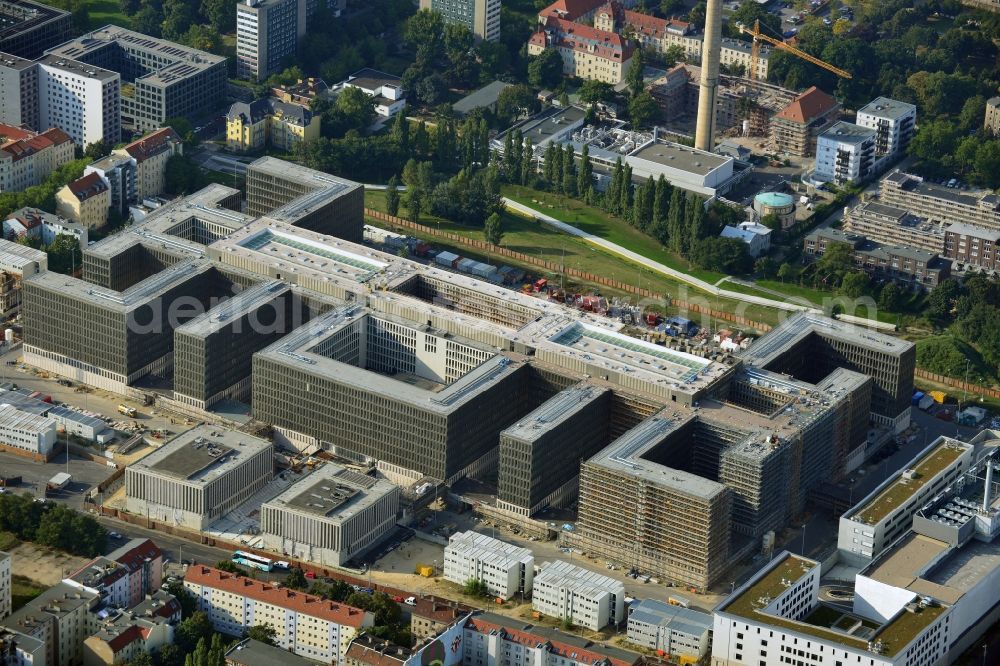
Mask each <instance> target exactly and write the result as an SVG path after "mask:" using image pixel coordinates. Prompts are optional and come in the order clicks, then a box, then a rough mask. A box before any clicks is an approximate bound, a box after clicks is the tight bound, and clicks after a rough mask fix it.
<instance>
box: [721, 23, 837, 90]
mask: <svg viewBox="0 0 1000 666" xmlns="http://www.w3.org/2000/svg"><path fill="white" fill-rule="evenodd" d="M739 28H740V32H745V33H746V34H748V35H750V36H751V37H753V44H752V46H751V47H750V71H749V72H747V78H749V79H752V80H756V78H757V63H758V62H759V61H760V43H761V42H762V41H763V42H767V43H768V44H770V45H771V46H773V47H775V48H776V49H781V50H782V51H787V52H788V53H791V54H792V55H794V56H798V57H799V58H802V59H803V60H805V61H807V62H811V63H812V64H814V65H816V66H817V67H822V68H823V69H825V70H827V71H829V72H833V73H834V74H836V75H837V76H840V77H842V78H845V79H850V78H852V77H851V73H850V72H847V71H845V70H843V69H840V68H839V67H834V66H833V65H831V64H830V63H828V62H824V61H823V60H820V59H819V58H817V57H815V56H812V55H809V54H808V53H806V52H805V51H801V50H799V49H797V48H795V47H794V46H792V45H791V44H787V43H785V42H784V41H782V40H780V39H776V38H774V37H771V36H769V35H765V34H764V33H762V32H761V31H760V21H754V24H753V28H748V27H746V26H744V25H741V26H739Z"/></svg>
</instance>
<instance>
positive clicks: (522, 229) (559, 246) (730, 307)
mask: <svg viewBox="0 0 1000 666" xmlns="http://www.w3.org/2000/svg"><path fill="white" fill-rule="evenodd" d="M365 203H366V205H367V206H368V207H369V208H374V209H375V210H381V211H384V210H385V193H384V192H380V191H371V190H369V191H366V192H365ZM401 212H402V211H401ZM503 221H504V237H503V240H502V242H501V246H502V247H505V248H508V249H511V250H515V251H517V252H522V253H524V254H527V255H529V256H532V257H537V258H538V259H543V260H546V261H551V262H556V263H560V264H562V265H564V266H566V267H567V268H575V269H578V270H583V271H588V272H591V273H594V274H597V275H603V276H606V277H610V278H612V279H615V280H620V281H622V282H626V283H628V284H633V285H636V286H641V287H643V288H646V289H651V290H653V291H655V292H658V293H660V294H663V295H664V297H665V298H666V297H669V298H680V299H682V300H686V301H688V302H691V301H694V302H698V303H700V304H702V305H708V306H711V307H712V308H713V309H716V310H722V311H726V312H740V313H741V314H743V316H746V317H749V318H751V319H754V320H756V321H761V322H764V323H768V324H774V323H776V322H777V321H778V316H779V315H778V312H777V311H776V310H773V309H771V308H764V307H761V306H756V305H747V304H744V303H740V302H738V301H735V300H730V299H725V298H718V297H715V296H711V295H709V294H705V293H703V292H700V291H697V290H696V289H694V288H693V287H690V286H689V285H687V284H684V283H682V282H680V281H677V280H674V279H672V278H669V277H667V276H664V275H660V274H658V273H653V272H651V271H649V270H647V269H643V268H640V267H639V266H637V265H635V264H632V263H630V262H628V261H627V260H625V259H622V258H620V257H617V256H615V255H611V254H608V253H605V252H602V251H600V250H598V249H597V248H595V247H593V246H591V245H590V244H588V243H587V242H586V241H583V240H581V239H579V238H575V237H573V236H569V235H567V234H564V233H561V232H559V231H556V230H554V229H552V228H551V227H547V226H545V225H543V224H541V223H539V222H535V221H533V220H528V219H526V218H524V217H521V216H518V215H514V214H512V213H510V212H505V213H504V214H503ZM421 223H422V224H424V225H426V226H430V227H437V228H440V229H441V230H442V231H450V232H452V233H455V234H459V235H461V236H466V237H468V238H474V239H476V240H482V239H483V232H482V229H479V228H471V227H466V226H463V225H460V224H456V223H454V222H452V221H450V220H443V219H441V218H438V217H435V216H432V215H426V216H423V217H422V218H421ZM403 231H404V233H408V234H412V233H413V232H412V231H410V230H403ZM416 235H418V236H419V234H416ZM425 240H428V241H430V242H431V243H433V244H434V245H437V246H441V247H447V248H448V249H451V250H454V251H455V252H457V253H459V254H461V255H462V256H472V257H473V258H476V259H481V260H483V261H487V262H489V263H494V264H497V263H506V264H511V265H517V262H513V261H511V260H509V259H507V258H506V257H504V258H499V257H489V256H482V255H481V256H474V255H473V253H471V252H469V250H468V249H467V248H466V247H465V246H462V245H460V244H457V243H449V242H447V241H444V240H442V239H439V238H435V237H430V236H428V237H426V238H425ZM519 267H521V268H524V269H525V270H527V271H531V272H533V273H535V274H538V273H539V269H538V268H537V267H534V266H532V265H531V264H526V265H519ZM544 277H549V278H559V275H558V274H551V275H544ZM572 286H573V283H572V282H570V283H568V284H567V287H572ZM581 286H585V287H589V289H590V290H592V289H595V288H596V285H581ZM573 288H574V289H575V287H573ZM581 291H583V290H582V289H581ZM600 291H601V293H604V294H606V295H620V296H629V295H628V294H625V293H621V294H615V293H613V291H612V290H610V289H607V288H606V287H600ZM630 298H631V299H632V300H633V302H634V301H635V299H636V297H635V296H634V295H633V296H631V297H630ZM738 308H739V309H738Z"/></svg>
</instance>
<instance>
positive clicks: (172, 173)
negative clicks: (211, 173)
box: [163, 155, 202, 196]
mask: <svg viewBox="0 0 1000 666" xmlns="http://www.w3.org/2000/svg"><path fill="white" fill-rule="evenodd" d="M163 184H164V189H165V190H166V192H167V194H171V195H174V196H178V195H181V194H190V193H191V192H194V191H195V190H198V189H200V188H201V184H202V176H201V170H200V169H199V168H198V165H196V164H195V163H194V161H193V160H192V159H191V158H190V157H188V156H187V155H171V156H170V157H168V158H167V164H166V167H165V168H164V173H163Z"/></svg>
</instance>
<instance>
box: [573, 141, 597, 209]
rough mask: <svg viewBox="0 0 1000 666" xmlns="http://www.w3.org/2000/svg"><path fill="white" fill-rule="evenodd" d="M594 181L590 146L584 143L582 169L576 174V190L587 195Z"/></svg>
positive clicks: (580, 194)
mask: <svg viewBox="0 0 1000 666" xmlns="http://www.w3.org/2000/svg"><path fill="white" fill-rule="evenodd" d="M593 183H594V167H593V165H591V163H590V148H588V147H587V144H583V152H582V153H581V155H580V170H579V173H577V175H576V191H577V194H578V195H579V196H584V195H586V194H587V193H588V192H589V190H590V186H591V185H592V184H593Z"/></svg>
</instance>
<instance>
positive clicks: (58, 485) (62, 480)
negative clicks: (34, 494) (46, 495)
mask: <svg viewBox="0 0 1000 666" xmlns="http://www.w3.org/2000/svg"><path fill="white" fill-rule="evenodd" d="M72 480H73V477H72V476H71V475H69V474H67V473H66V472H59V473H58V474H56V475H55V476H53V477H52V478H51V479H49V482H48V483H46V484H45V489H46V490H50V491H54V490H62V489H63V488H65V487H66V486H68V485H69V482H70V481H72Z"/></svg>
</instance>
